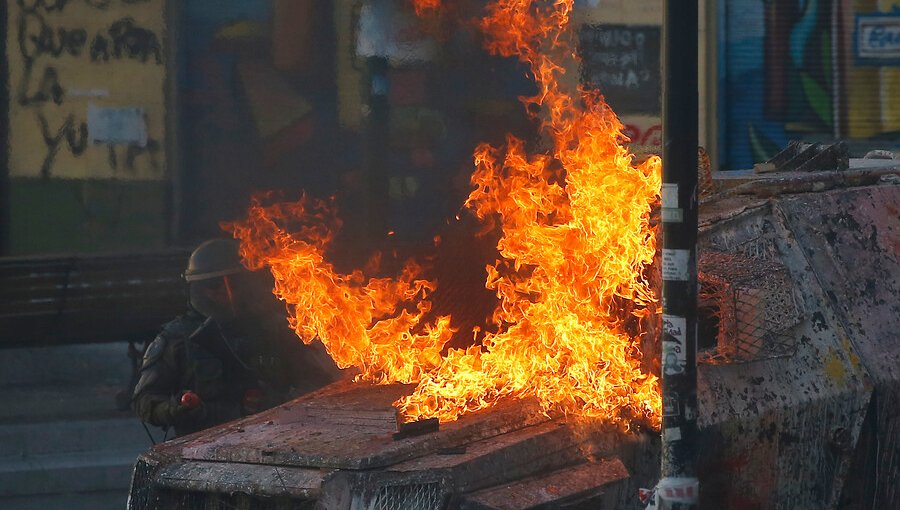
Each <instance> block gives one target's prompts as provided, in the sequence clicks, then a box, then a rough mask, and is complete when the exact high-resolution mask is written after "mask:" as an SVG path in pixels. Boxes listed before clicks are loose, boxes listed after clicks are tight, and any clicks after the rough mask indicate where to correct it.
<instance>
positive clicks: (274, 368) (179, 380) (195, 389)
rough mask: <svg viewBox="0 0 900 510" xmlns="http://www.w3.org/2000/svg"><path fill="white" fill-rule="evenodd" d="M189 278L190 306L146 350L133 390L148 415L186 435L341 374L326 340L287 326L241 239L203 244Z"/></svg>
mask: <svg viewBox="0 0 900 510" xmlns="http://www.w3.org/2000/svg"><path fill="white" fill-rule="evenodd" d="M184 279H185V280H186V281H187V283H188V287H189V291H190V306H189V310H188V312H187V313H186V314H185V315H182V316H180V317H178V318H177V319H175V320H173V321H172V322H169V323H168V324H166V325H165V326H164V327H163V329H162V332H160V334H159V335H158V336H157V337H156V339H155V340H154V341H153V342H152V343H151V344H150V345H149V346H148V347H147V350H146V352H145V354H144V358H143V362H142V365H141V371H140V377H139V379H138V382H137V385H136V386H135V389H134V395H133V405H134V408H135V411H136V412H137V414H138V416H140V418H141V419H142V420H143V421H145V422H148V423H151V424H153V425H156V426H159V427H163V428H169V427H172V428H174V429H175V435H176V436H181V435H184V434H189V433H191V432H195V431H198V430H202V429H204V428H207V427H210V426H212V425H216V424H218V423H223V422H226V421H230V420H233V419H235V418H238V417H240V416H245V415H248V414H253V413H255V412H258V411H261V410H263V409H266V408H269V407H272V406H274V405H277V404H279V403H281V402H283V401H285V400H287V399H288V398H291V397H292V396H295V395H297V394H300V393H303V392H306V391H310V390H312V389H315V388H318V387H321V386H324V385H325V384H328V383H330V382H332V381H335V380H337V379H338V378H339V376H340V372H339V370H338V369H337V367H336V366H335V365H334V362H333V361H332V360H331V358H330V357H328V354H327V353H326V352H325V350H324V347H323V346H322V345H321V343H319V342H316V343H314V344H313V345H312V346H307V345H305V344H303V342H301V341H300V339H299V338H297V337H296V335H294V333H293V332H292V331H291V330H290V329H289V328H288V327H287V321H286V319H285V317H284V315H283V314H282V313H278V306H277V301H276V300H275V299H274V297H273V296H272V293H271V285H269V286H268V287H267V286H266V281H265V280H264V278H263V275H262V274H260V273H251V272H249V271H247V270H246V269H245V268H244V267H243V265H241V261H240V257H239V255H238V246H237V242H236V241H234V240H231V239H214V240H210V241H206V242H205V243H203V244H201V245H200V246H199V247H198V248H197V249H196V250H194V252H193V253H192V254H191V257H190V260H189V262H188V267H187V270H186V271H185V273H184Z"/></svg>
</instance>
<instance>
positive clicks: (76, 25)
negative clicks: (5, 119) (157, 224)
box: [7, 0, 166, 180]
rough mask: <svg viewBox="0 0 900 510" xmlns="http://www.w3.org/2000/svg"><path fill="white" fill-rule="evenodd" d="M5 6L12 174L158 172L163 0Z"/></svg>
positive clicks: (140, 175)
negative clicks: (6, 11)
mask: <svg viewBox="0 0 900 510" xmlns="http://www.w3.org/2000/svg"><path fill="white" fill-rule="evenodd" d="M7 8H8V9H9V11H8V16H7V18H8V26H7V59H8V62H9V87H10V105H9V122H10V127H11V129H10V135H9V137H10V138H9V144H10V156H9V167H10V168H9V173H10V176H11V177H42V178H50V177H62V178H78V179H87V178H119V179H153V180H160V179H163V178H164V174H165V168H164V166H165V157H164V154H163V147H162V144H163V139H164V129H165V126H164V120H165V99H164V82H165V73H166V71H165V65H164V64H165V51H164V48H163V43H164V41H163V37H164V27H165V22H164V11H165V9H164V1H163V0H10V1H9V2H7Z"/></svg>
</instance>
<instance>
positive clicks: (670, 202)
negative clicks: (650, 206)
mask: <svg viewBox="0 0 900 510" xmlns="http://www.w3.org/2000/svg"><path fill="white" fill-rule="evenodd" d="M661 194H662V206H663V207H666V208H670V209H678V185H677V184H667V183H663V185H662V193H661Z"/></svg>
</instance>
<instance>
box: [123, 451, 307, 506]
mask: <svg viewBox="0 0 900 510" xmlns="http://www.w3.org/2000/svg"><path fill="white" fill-rule="evenodd" d="M157 469H158V466H156V465H154V464H152V463H148V462H146V461H145V460H144V459H143V458H141V459H139V460H138V462H137V464H136V465H135V469H134V475H133V476H132V482H131V492H130V496H129V501H128V510H195V509H202V510H313V509H314V508H315V506H316V502H315V501H310V500H304V499H297V498H291V497H288V496H283V497H264V496H254V495H251V494H246V493H241V492H229V493H221V492H204V491H189V490H172V489H168V488H164V487H158V486H155V485H154V483H153V477H154V475H155V473H156V471H157Z"/></svg>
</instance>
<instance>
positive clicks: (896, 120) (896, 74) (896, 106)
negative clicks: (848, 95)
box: [878, 0, 900, 132]
mask: <svg viewBox="0 0 900 510" xmlns="http://www.w3.org/2000/svg"><path fill="white" fill-rule="evenodd" d="M878 8H879V10H881V11H882V12H891V11H892V10H894V9H900V1H898V0H879V2H878ZM881 126H882V131H884V132H900V68H897V67H888V66H885V67H882V68H881Z"/></svg>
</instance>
